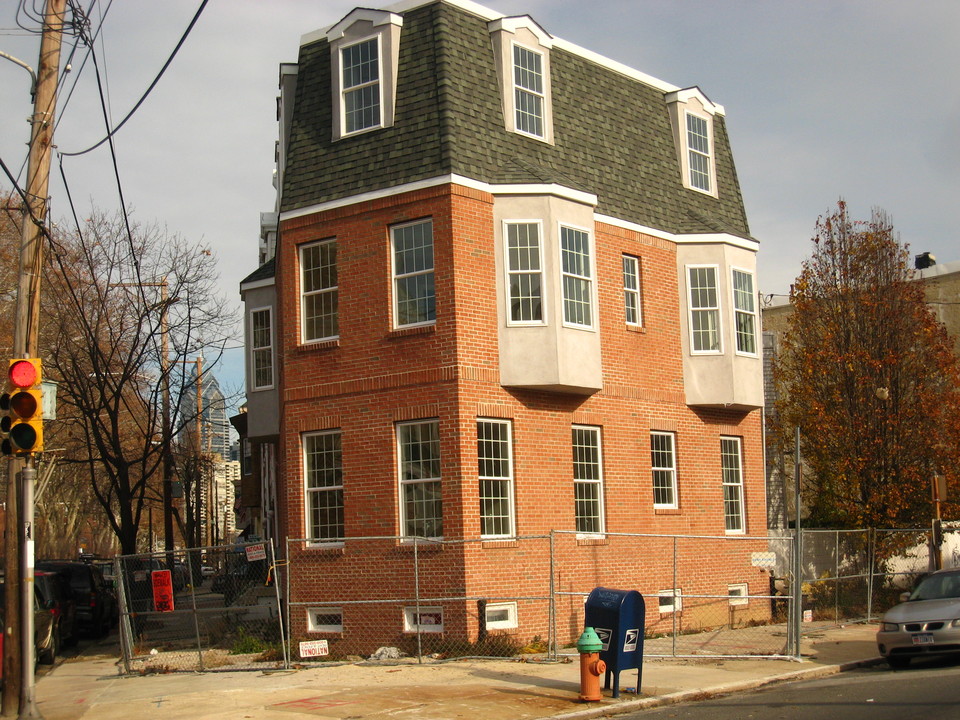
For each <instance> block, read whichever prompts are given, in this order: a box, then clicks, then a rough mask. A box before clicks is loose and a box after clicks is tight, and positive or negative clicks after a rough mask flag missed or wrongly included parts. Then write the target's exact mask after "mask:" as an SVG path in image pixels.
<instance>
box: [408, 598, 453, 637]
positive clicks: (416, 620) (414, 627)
mask: <svg viewBox="0 0 960 720" xmlns="http://www.w3.org/2000/svg"><path fill="white" fill-rule="evenodd" d="M424 615H439V616H440V622H439V623H423V622H422V621H423V616H424ZM403 631H404V632H408V633H415V632H419V633H442V632H443V608H442V607H440V606H439V605H437V606H431V607H425V606H421V607H419V608H418V607H417V606H415V605H408V606H406V607H404V608H403Z"/></svg>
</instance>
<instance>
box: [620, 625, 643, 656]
mask: <svg viewBox="0 0 960 720" xmlns="http://www.w3.org/2000/svg"><path fill="white" fill-rule="evenodd" d="M638 637H640V631H639V630H638V629H637V628H631V629H629V630H627V631H626V632H625V633H624V634H623V651H624V652H636V651H637V638H638Z"/></svg>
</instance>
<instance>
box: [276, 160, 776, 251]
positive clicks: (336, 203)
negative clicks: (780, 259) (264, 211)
mask: <svg viewBox="0 0 960 720" xmlns="http://www.w3.org/2000/svg"><path fill="white" fill-rule="evenodd" d="M447 184H453V185H462V186H463V187H469V188H473V189H475V190H480V191H482V192H488V193H490V194H491V195H494V196H496V195H554V196H556V197H560V198H565V199H567V200H573V201H574V202H579V203H583V204H584V205H590V206H593V207H596V205H597V196H596V195H594V194H592V193H587V192H583V191H582V190H575V189H573V188H568V187H565V186H563V185H557V184H555V183H530V184H520V183H517V184H510V185H506V184H505V185H494V184H491V183H486V182H481V181H480V180H474V179H472V178H468V177H464V176H463V175H454V174H451V175H440V176H438V177H432V178H427V179H426V180H418V181H416V182H411V183H405V184H403V185H395V186H394V187H389V188H383V189H381V190H372V191H370V192H365V193H360V194H359V195H351V196H349V197H345V198H339V199H337V200H331V201H329V202H325V203H318V204H316V205H310V206H308V207H305V208H299V209H297V210H287V211H286V212H283V213H280V222H284V221H285V220H292V219H294V218H298V217H304V216H306V215H313V214H315V213H320V212H325V211H327V210H334V209H336V208H341V207H347V206H349V205H356V204H357V203H362V202H367V201H370V200H379V199H381V198H386V197H391V196H393V195H400V194H402V193H405V192H413V191H415V190H422V189H424V188H429V187H436V186H437V185H447ZM593 219H594V220H595V221H596V222H602V223H606V224H607V225H614V226H616V227H621V228H624V229H625V230H633V231H635V232H640V233H643V234H644V235H652V236H653V237H658V238H662V239H664V240H669V241H671V242H675V243H677V244H678V245H694V244H707V243H722V244H725V245H734V246H736V247H740V248H744V249H746V250H751V251H753V252H757V251H758V250H759V249H760V243H759V242H757V241H756V240H753V239H751V238H742V237H737V236H736V235H730V234H729V233H691V234H689V235H676V234H674V233H670V232H667V231H666V230H658V229H657V228H651V227H647V226H645V225H638V224H637V223H632V222H629V221H628V220H621V219H620V218H615V217H611V216H610V215H599V214H596V213H595V214H594V216H593Z"/></svg>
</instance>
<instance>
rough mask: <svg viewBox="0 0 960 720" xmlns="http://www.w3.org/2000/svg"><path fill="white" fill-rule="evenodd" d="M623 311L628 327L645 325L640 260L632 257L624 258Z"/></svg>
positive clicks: (626, 256) (625, 256)
mask: <svg viewBox="0 0 960 720" xmlns="http://www.w3.org/2000/svg"><path fill="white" fill-rule="evenodd" d="M623 310H624V316H625V319H626V321H627V325H642V324H643V311H642V309H641V305H640V260H639V258H635V257H633V256H632V255H624V256H623Z"/></svg>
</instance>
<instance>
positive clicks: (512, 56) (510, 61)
mask: <svg viewBox="0 0 960 720" xmlns="http://www.w3.org/2000/svg"><path fill="white" fill-rule="evenodd" d="M488 27H489V29H490V37H491V39H492V40H493V51H494V60H495V61H496V64H497V75H498V77H499V79H500V88H501V91H502V92H501V103H502V107H503V120H504V127H505V128H506V129H507V130H508V131H509V132H514V133H517V134H518V135H525V136H527V137H530V138H534V139H536V140H541V141H543V142H547V143H550V144H553V109H552V107H551V106H552V97H551V93H550V48H552V47H553V38H552V37H550V35H549V34H548V33H547V32H546V31H544V29H543V28H541V27H540V26H539V25H537V24H536V23H535V22H534V21H533V19H532V18H530V17H529V16H528V15H523V16H520V17H505V18H500V19H499V20H494V21H493V22H491V23H490V24H489V26H488Z"/></svg>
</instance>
